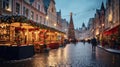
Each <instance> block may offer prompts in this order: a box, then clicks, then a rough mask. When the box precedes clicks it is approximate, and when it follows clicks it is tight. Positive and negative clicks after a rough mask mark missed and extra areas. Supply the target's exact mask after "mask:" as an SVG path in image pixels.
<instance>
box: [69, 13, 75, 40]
mask: <svg viewBox="0 0 120 67" xmlns="http://www.w3.org/2000/svg"><path fill="white" fill-rule="evenodd" d="M68 39H75V32H74V24H73V18H72V12H71V13H70V24H69V28H68Z"/></svg>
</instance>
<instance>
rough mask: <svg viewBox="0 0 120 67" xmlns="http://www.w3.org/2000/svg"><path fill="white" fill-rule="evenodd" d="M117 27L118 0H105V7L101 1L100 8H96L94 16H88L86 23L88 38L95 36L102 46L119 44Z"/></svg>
mask: <svg viewBox="0 0 120 67" xmlns="http://www.w3.org/2000/svg"><path fill="white" fill-rule="evenodd" d="M119 27H120V0H107V1H106V7H105V6H104V3H102V5H101V8H100V9H96V13H95V15H94V18H90V20H89V23H88V29H89V35H88V38H92V37H96V38H97V39H98V40H99V41H100V43H101V44H102V45H103V46H104V45H107V46H109V47H116V46H119V45H120V43H119V40H120V34H119V33H120V30H119ZM119 47H120V46H119ZM117 48H118V47H117Z"/></svg>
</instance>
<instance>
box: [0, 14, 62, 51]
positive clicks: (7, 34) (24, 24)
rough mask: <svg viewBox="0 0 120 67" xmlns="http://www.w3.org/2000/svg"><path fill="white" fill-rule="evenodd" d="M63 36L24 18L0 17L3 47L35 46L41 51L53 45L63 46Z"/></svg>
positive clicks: (0, 33) (1, 43) (0, 42)
mask: <svg viewBox="0 0 120 67" xmlns="http://www.w3.org/2000/svg"><path fill="white" fill-rule="evenodd" d="M63 36H64V33H63V32H61V31H58V30H56V29H54V28H50V27H47V26H45V25H42V24H38V23H36V22H34V21H32V20H28V19H27V18H26V17H24V16H18V15H17V16H2V17H0V45H1V46H9V47H13V46H14V47H19V46H20V47H21V46H34V50H35V51H40V50H41V49H42V48H43V47H44V46H48V45H49V44H51V43H55V45H59V44H61V42H62V40H64V38H62V37H63ZM23 52H24V51H23Z"/></svg>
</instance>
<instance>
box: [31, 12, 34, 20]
mask: <svg viewBox="0 0 120 67" xmlns="http://www.w3.org/2000/svg"><path fill="white" fill-rule="evenodd" d="M33 19H34V12H33V11H31V20H33Z"/></svg>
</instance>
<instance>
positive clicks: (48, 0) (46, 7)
mask: <svg viewBox="0 0 120 67" xmlns="http://www.w3.org/2000/svg"><path fill="white" fill-rule="evenodd" d="M50 2H53V3H54V4H55V1H54V0H43V3H44V9H45V12H47V10H48V8H49V5H50Z"/></svg>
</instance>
